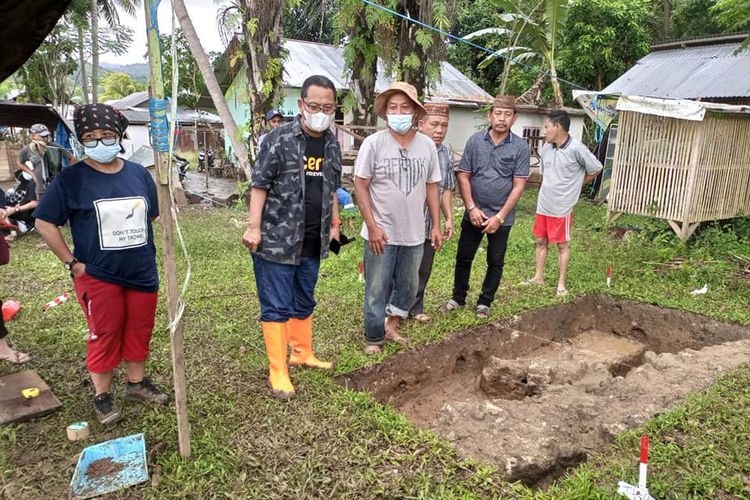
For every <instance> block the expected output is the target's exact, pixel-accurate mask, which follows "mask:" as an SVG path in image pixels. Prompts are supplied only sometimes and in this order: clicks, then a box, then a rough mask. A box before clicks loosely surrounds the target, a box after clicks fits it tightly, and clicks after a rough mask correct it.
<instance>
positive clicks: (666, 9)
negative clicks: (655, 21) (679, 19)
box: [662, 0, 672, 39]
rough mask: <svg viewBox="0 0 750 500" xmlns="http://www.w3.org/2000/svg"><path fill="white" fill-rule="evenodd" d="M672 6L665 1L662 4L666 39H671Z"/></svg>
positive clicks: (663, 27) (667, 0)
mask: <svg viewBox="0 0 750 500" xmlns="http://www.w3.org/2000/svg"><path fill="white" fill-rule="evenodd" d="M671 10H672V9H671V6H670V5H669V0H664V2H663V4H662V29H663V30H664V38H665V39H667V38H669V19H670V16H671Z"/></svg>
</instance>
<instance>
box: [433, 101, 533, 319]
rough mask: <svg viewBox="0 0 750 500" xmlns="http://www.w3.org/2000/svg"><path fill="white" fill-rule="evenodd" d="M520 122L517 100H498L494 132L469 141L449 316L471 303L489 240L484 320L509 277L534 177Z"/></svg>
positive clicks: (479, 310) (480, 311)
mask: <svg viewBox="0 0 750 500" xmlns="http://www.w3.org/2000/svg"><path fill="white" fill-rule="evenodd" d="M517 118H518V115H517V114H516V99H515V97H513V96H509V95H498V96H497V97H495V100H494V101H493V103H492V107H491V108H490V111H489V113H488V114H487V119H488V121H489V127H488V128H487V129H486V130H484V131H482V132H477V133H476V134H474V135H472V136H471V137H470V138H469V140H468V141H467V142H466V147H465V148H464V154H463V157H462V158H461V164H460V165H459V167H458V174H457V177H458V190H459V193H460V194H461V198H462V199H463V201H464V206H465V211H464V217H463V220H462V221H461V236H460V237H459V239H458V251H457V252H456V269H455V274H454V280H453V296H452V298H451V299H450V300H449V301H448V302H447V303H446V304H445V305H444V306H443V310H444V311H452V310H455V309H459V308H462V307H464V305H465V304H466V296H467V294H468V291H469V277H470V275H471V265H472V262H473V261H474V255H475V254H476V252H477V248H479V244H480V243H481V241H482V238H483V237H484V235H487V272H486V274H485V276H484V282H483V283H482V291H481V293H480V295H479V298H478V299H477V306H476V314H477V317H479V318H487V317H488V316H489V310H490V305H492V301H493V300H494V299H495V293H496V292H497V289H498V287H499V286H500V280H501V279H502V276H503V265H504V262H505V249H506V247H507V245H508V236H509V234H510V230H511V227H512V226H513V222H514V220H515V207H516V203H518V200H519V199H520V198H521V195H522V194H523V190H524V188H525V187H526V179H527V178H528V176H529V147H528V145H527V143H526V141H525V140H524V139H523V138H521V137H519V136H517V135H515V134H514V133H513V132H511V130H510V129H511V127H512V126H513V124H514V123H515V122H516V119H517Z"/></svg>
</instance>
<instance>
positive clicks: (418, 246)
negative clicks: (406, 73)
mask: <svg viewBox="0 0 750 500" xmlns="http://www.w3.org/2000/svg"><path fill="white" fill-rule="evenodd" d="M375 112H376V113H377V115H378V116H380V117H381V118H382V119H383V120H386V121H387V122H388V128H387V129H386V130H383V131H381V132H378V133H375V134H373V135H371V136H369V137H367V138H366V139H365V140H364V141H363V142H362V146H361V147H360V149H359V154H358V155H357V163H356V165H355V168H354V188H355V190H356V195H357V203H358V204H359V208H360V211H361V212H362V217H363V218H364V224H363V226H362V232H361V235H362V238H364V239H365V240H366V241H367V244H366V245H365V307H364V313H365V343H366V346H365V353H366V354H378V353H380V351H381V346H382V345H383V343H384V342H385V340H386V339H388V340H393V341H395V342H398V343H400V344H402V345H403V344H406V343H407V342H408V340H407V339H406V338H404V337H402V336H401V335H400V334H399V332H398V327H399V324H400V322H401V320H402V319H405V318H407V317H408V315H409V309H411V307H412V305H413V304H414V299H415V297H416V293H417V287H418V285H419V264H420V262H421V260H422V250H423V244H424V240H425V233H424V231H425V216H424V206H425V203H427V207H428V211H429V214H430V219H431V221H432V230H431V232H430V240H431V241H432V245H433V247H434V248H435V250H438V249H439V248H440V246H441V245H442V235H441V230H440V201H439V198H438V186H439V183H440V181H441V179H442V177H441V175H440V164H439V160H438V155H437V149H436V148H435V143H434V142H432V140H431V139H430V138H428V137H427V136H426V135H424V134H422V133H421V132H417V131H416V129H415V128H414V127H415V124H416V123H417V121H418V120H419V118H420V115H422V114H423V113H424V108H423V107H422V104H421V103H420V102H419V99H418V97H417V90H416V89H415V88H414V87H413V86H412V85H409V84H408V83H404V82H395V83H393V84H392V85H391V86H390V87H388V89H386V90H385V91H384V92H382V93H381V94H380V95H379V96H378V97H377V98H376V99H375ZM391 283H392V284H393V292H392V293H391V294H390V296H389V297H386V290H387V289H388V287H389V285H390V284H391Z"/></svg>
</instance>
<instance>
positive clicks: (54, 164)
mask: <svg viewBox="0 0 750 500" xmlns="http://www.w3.org/2000/svg"><path fill="white" fill-rule="evenodd" d="M29 132H30V133H31V143H30V144H27V145H26V146H24V147H22V148H21V150H20V151H19V152H18V168H19V169H20V170H23V171H24V172H26V173H29V174H31V175H33V176H34V180H35V184H36V190H37V199H41V198H42V195H43V194H44V191H45V189H47V185H48V184H49V183H50V182H52V179H54V178H55V176H57V174H59V173H60V171H61V170H62V168H63V159H65V160H66V161H67V162H68V165H72V164H73V163H74V162H75V161H76V157H75V156H74V155H73V154H72V153H71V152H70V151H68V150H67V149H65V148H64V147H62V146H61V145H59V144H56V143H54V142H51V141H50V140H49V137H50V133H49V129H48V128H47V126H46V125H44V124H43V123H36V124H34V125H32V126H31V127H30V128H29ZM28 161H30V162H31V163H32V165H33V168H30V167H28V166H27V165H26V162H28Z"/></svg>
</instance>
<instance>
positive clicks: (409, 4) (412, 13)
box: [398, 0, 431, 97]
mask: <svg viewBox="0 0 750 500" xmlns="http://www.w3.org/2000/svg"><path fill="white" fill-rule="evenodd" d="M399 11H400V12H401V14H404V15H405V16H407V17H410V18H412V19H419V20H420V21H423V22H424V21H427V23H428V24H431V23H430V19H429V18H427V19H426V20H425V19H423V17H428V15H429V13H428V12H422V11H421V9H420V2H419V1H418V0H403V1H402V2H401V5H400V7H399ZM399 23H400V25H401V26H400V29H399V32H400V41H399V44H398V63H399V78H400V79H401V80H403V81H405V82H408V83H411V84H412V85H414V87H416V89H417V93H418V94H419V96H420V97H422V96H423V95H424V93H425V91H426V90H427V63H428V61H429V60H430V58H429V57H428V54H426V53H425V50H424V49H423V48H422V46H421V45H419V44H418V43H417V39H416V32H417V30H419V25H417V24H415V23H412V22H409V21H407V20H405V19H402V20H400V21H399ZM411 55H415V56H416V57H417V58H418V60H419V65H418V66H417V67H409V66H405V65H404V60H405V59H406V58H407V57H409V56H411Z"/></svg>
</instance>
